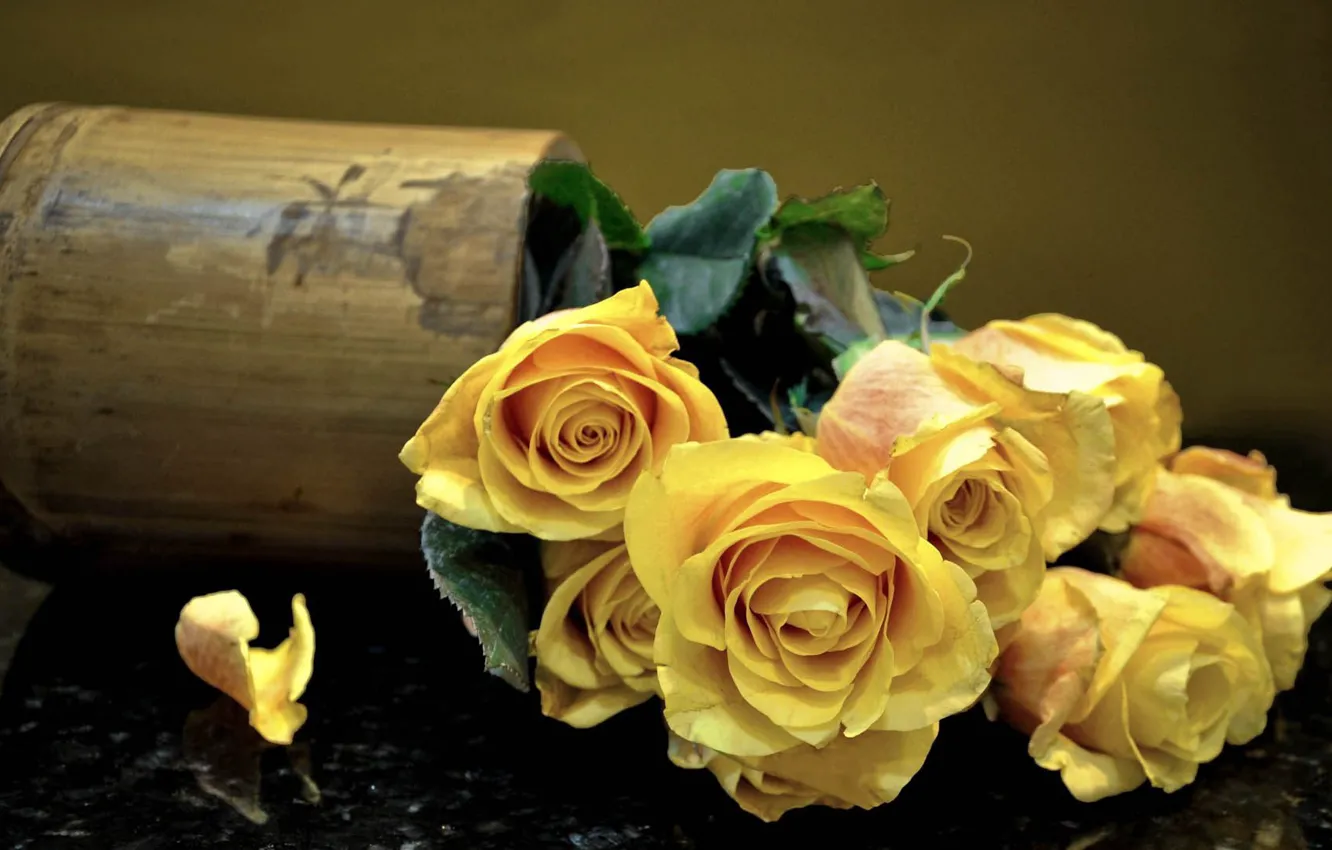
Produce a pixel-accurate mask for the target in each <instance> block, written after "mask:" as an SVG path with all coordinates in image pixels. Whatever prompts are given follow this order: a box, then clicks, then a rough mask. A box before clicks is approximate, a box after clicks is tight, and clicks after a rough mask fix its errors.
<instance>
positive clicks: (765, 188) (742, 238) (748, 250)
mask: <svg viewBox="0 0 1332 850" xmlns="http://www.w3.org/2000/svg"><path fill="white" fill-rule="evenodd" d="M776 206H777V186H776V184H774V183H773V182H772V177H770V176H769V175H768V174H767V172H764V171H760V170H758V169H755V168H749V169H744V170H741V171H730V170H727V171H720V172H718V173H717V176H716V177H715V178H713V181H712V184H711V185H710V186H708V188H707V190H706V191H704V192H703V194H701V195H699V196H698V198H697V199H695V200H694V201H693V202H692V203H690V204H686V205H684V206H679V207H669V208H667V209H666V210H664V211H663V212H662V213H661V214H660V215H658V216H657V217H656V218H654V219H653V220H652V221H651V222H650V223H649V224H648V226H647V235H648V238H649V239H650V240H651V244H652V249H651V251H649V252H648V255H647V258H646V259H645V260H644V261H643V263H642V265H640V266H639V267H638V274H639V276H640V277H641V278H643V279H645V280H647V281H648V283H650V284H651V285H652V290H653V292H654V293H656V296H657V301H658V302H659V303H660V304H661V312H662V315H664V316H665V317H666V318H667V320H669V321H670V323H671V325H672V326H673V327H674V328H675V330H676V331H677V332H679V333H681V334H697V333H701V332H702V331H704V330H707V329H708V328H709V327H711V326H712V325H713V324H714V323H716V321H717V320H718V319H719V318H721V316H722V315H723V314H725V312H726V311H727V309H729V308H730V306H731V305H732V304H733V303H735V300H736V299H737V298H738V297H739V294H740V290H741V289H742V287H743V285H744V283H745V280H746V279H747V278H748V276H749V269H750V262H751V260H752V258H753V254H754V245H755V241H756V239H757V234H758V232H759V229H760V228H762V227H763V226H764V224H766V223H767V221H768V219H769V218H770V217H771V216H772V212H773V210H774V209H775V208H776Z"/></svg>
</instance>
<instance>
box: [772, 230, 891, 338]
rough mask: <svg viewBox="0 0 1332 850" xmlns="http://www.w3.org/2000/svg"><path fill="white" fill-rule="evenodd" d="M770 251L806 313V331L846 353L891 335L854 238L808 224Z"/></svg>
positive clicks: (788, 234)
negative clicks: (859, 341) (859, 342)
mask: <svg viewBox="0 0 1332 850" xmlns="http://www.w3.org/2000/svg"><path fill="white" fill-rule="evenodd" d="M771 253H772V258H773V262H774V264H775V265H776V267H777V271H778V272H779V273H780V275H781V277H782V279H783V280H784V281H786V284H787V286H788V287H789V288H790V290H791V294H792V296H794V297H795V300H796V303H798V304H799V305H800V306H801V308H802V310H803V313H804V319H803V321H802V323H801V326H802V328H803V329H804V330H806V331H807V332H812V333H816V334H819V335H822V336H826V337H829V338H831V339H834V340H836V341H837V343H838V347H839V348H842V349H844V348H846V347H847V346H848V345H850V344H851V343H852V342H854V341H855V340H856V339H859V338H861V337H864V336H869V337H872V338H874V339H885V338H886V337H887V335H888V332H887V330H886V329H885V328H884V326H883V321H882V320H881V319H880V318H879V311H878V307H877V306H876V305H875V302H874V288H873V287H872V286H870V282H869V275H868V274H867V273H866V272H865V267H864V266H863V265H862V264H861V261H860V250H859V248H858V247H857V245H856V241H855V239H854V237H852V236H851V235H850V234H848V233H846V232H845V231H843V230H840V229H838V228H835V227H832V226H829V225H819V224H806V225H803V226H801V227H799V228H794V229H792V230H789V231H787V232H786V233H785V234H784V235H783V236H782V239H781V242H779V243H778V244H777V245H776V246H775V247H773V248H772V249H771Z"/></svg>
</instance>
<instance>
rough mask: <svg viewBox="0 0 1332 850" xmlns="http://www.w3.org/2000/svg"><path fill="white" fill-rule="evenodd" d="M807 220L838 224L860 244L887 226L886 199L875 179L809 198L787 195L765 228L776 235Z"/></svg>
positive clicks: (881, 231) (870, 240) (878, 233)
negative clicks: (810, 199) (770, 222)
mask: <svg viewBox="0 0 1332 850" xmlns="http://www.w3.org/2000/svg"><path fill="white" fill-rule="evenodd" d="M807 224H821V225H830V226H833V227H839V228H841V229H842V230H845V231H846V232H847V233H848V234H850V235H851V237H852V238H853V239H855V240H856V241H857V242H859V243H860V244H862V245H863V244H865V243H868V242H872V241H874V240H875V239H878V238H879V237H880V236H882V235H883V234H884V231H886V230H887V229H888V199H887V198H885V197H884V196H883V190H882V189H880V188H879V187H878V185H877V184H875V183H870V184H868V185H865V186H857V187H855V188H854V189H834V190H833V191H831V192H829V193H828V194H826V195H824V196H822V197H820V198H815V199H814V200H812V201H808V200H805V199H804V198H790V199H788V200H787V201H785V202H784V203H783V204H782V206H781V208H780V209H778V210H777V212H776V214H775V215H773V217H772V224H771V225H769V231H770V233H771V235H772V236H773V237H774V238H779V237H781V235H782V234H783V233H784V232H785V231H787V230H790V229H793V228H796V227H801V226H803V225H807Z"/></svg>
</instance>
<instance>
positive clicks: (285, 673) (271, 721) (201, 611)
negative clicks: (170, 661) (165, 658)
mask: <svg viewBox="0 0 1332 850" xmlns="http://www.w3.org/2000/svg"><path fill="white" fill-rule="evenodd" d="M291 611H292V619H293V622H294V625H293V627H292V629H291V633H290V634H289V636H288V637H287V639H286V640H284V641H283V642H282V643H281V644H280V645H278V646H277V647H276V648H275V649H252V648H251V647H250V641H252V640H254V639H255V638H256V637H258V636H259V621H258V620H257V619H255V616H254V612H253V611H252V610H251V609H250V604H249V602H247V601H246V599H245V597H244V596H242V595H241V594H240V593H238V592H236V591H234V590H232V591H224V592H221V593H213V594H209V595H207V596H199V597H195V598H194V599H191V600H190V601H189V602H188V603H187V604H186V605H185V607H184V608H182V609H181V612H180V619H179V621H178V622H177V623H176V647H177V649H178V651H179V652H180V657H181V659H182V660H183V661H184V662H185V664H186V666H187V667H189V668H190V671H191V672H193V673H194V674H195V675H196V676H198V677H199V678H200V679H202V680H203V681H205V682H207V683H208V684H210V685H212V686H213V687H215V688H217V689H218V690H220V691H222V692H223V693H225V694H227V695H228V696H230V697H231V698H232V699H234V700H236V702H238V703H240V704H241V705H242V706H244V707H245V708H246V709H248V710H249V712H250V725H251V726H253V727H254V729H255V731H257V732H258V733H259V734H260V735H262V736H263V737H264V738H265V739H266V740H268V741H271V742H273V743H275V744H289V743H291V740H292V736H293V735H294V734H295V733H296V731H297V730H298V729H299V728H300V727H301V725H302V724H304V723H305V718H306V710H305V707H304V706H302V705H300V704H299V703H297V702H296V700H297V699H299V698H300V696H301V694H303V693H304V692H305V686H306V685H307V684H308V683H309V681H310V676H311V674H312V673H313V671H314V627H313V626H312V625H311V623H310V615H309V612H308V610H307V609H306V606H305V597H304V596H301V595H300V594H297V595H296V596H294V597H292V600H291Z"/></svg>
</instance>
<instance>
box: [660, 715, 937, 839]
mask: <svg viewBox="0 0 1332 850" xmlns="http://www.w3.org/2000/svg"><path fill="white" fill-rule="evenodd" d="M938 731H939V725H938V724H937V723H936V724H933V725H931V726H926V727H925V728H923V729H915V730H912V731H910V732H866V733H865V734H863V735H861V736H859V737H857V738H837V739H835V740H834V741H833V742H832V743H830V744H828V746H826V747H824V748H823V749H816V748H815V747H811V746H809V745H808V744H801V745H800V746H797V747H792V748H791V749H789V750H785V751H783V752H780V753H777V754H776V755H771V756H760V757H757V758H754V757H751V758H736V757H733V756H728V755H725V754H724V753H719V752H717V751H716V750H713V749H710V748H708V747H704V746H700V745H698V744H694V743H690V742H689V741H686V740H684V739H683V738H681V737H679V736H678V735H675V734H674V733H672V734H671V736H670V743H669V746H668V750H667V754H668V755H669V756H670V759H671V761H672V762H674V763H675V764H676V765H677V766H679V767H683V768H688V769H691V770H697V769H700V768H706V769H707V770H708V771H710V772H711V773H712V775H713V776H715V777H716V778H717V781H718V782H719V783H720V784H721V786H722V788H723V789H725V791H726V793H727V794H729V795H731V798H732V799H734V800H735V801H736V802H737V803H739V804H740V808H742V809H744V810H745V811H747V812H749V813H750V814H752V815H756V816H757V817H759V818H761V819H763V820H765V821H769V822H771V821H775V820H777V819H778V818H780V817H781V816H782V815H784V814H786V813H787V812H789V811H790V810H791V809H798V808H801V807H803V806H812V805H820V806H829V807H831V808H835V809H849V808H852V807H853V806H858V807H860V808H862V809H872V808H874V807H875V806H879V805H882V804H883V803H891V802H892V801H893V800H895V799H897V795H898V794H900V793H901V791H902V789H903V788H904V787H906V784H907V782H909V781H910V780H911V777H913V776H915V775H916V773H917V772H918V771H919V770H920V768H921V766H922V765H923V764H924V763H925V757H926V756H927V755H929V752H930V746H931V745H932V744H933V743H934V739H935V737H936V736H937V734H938Z"/></svg>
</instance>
